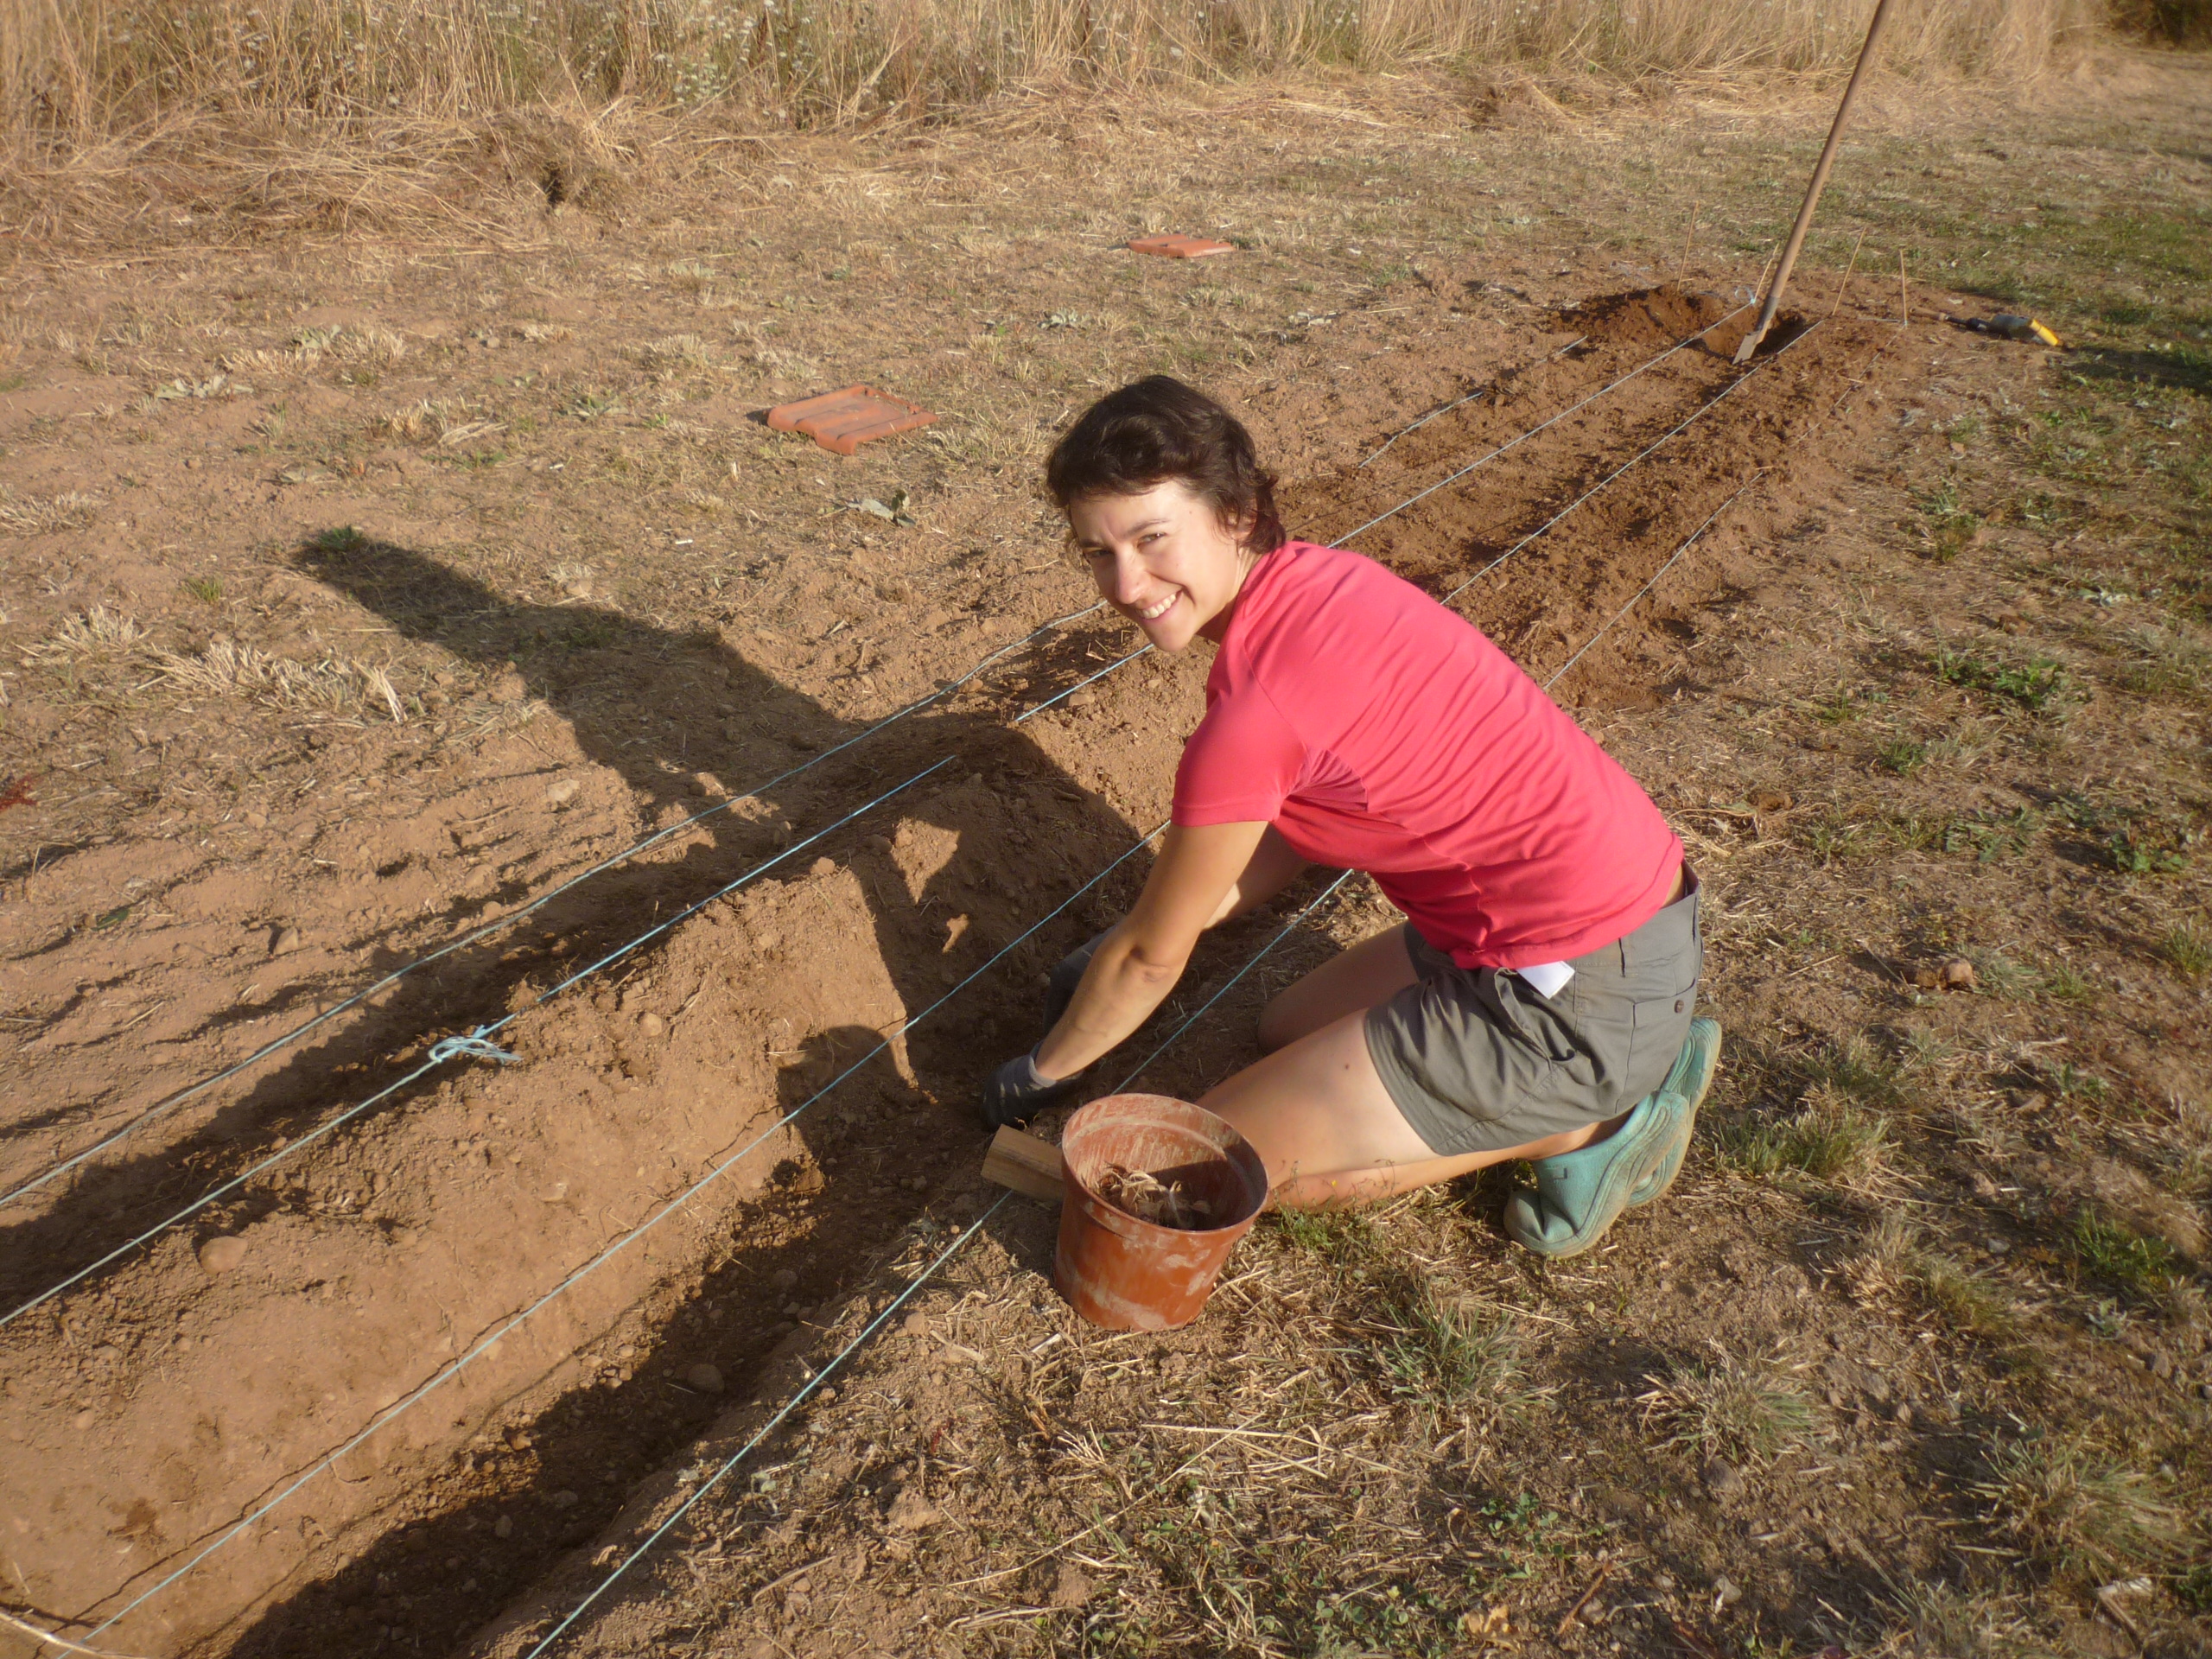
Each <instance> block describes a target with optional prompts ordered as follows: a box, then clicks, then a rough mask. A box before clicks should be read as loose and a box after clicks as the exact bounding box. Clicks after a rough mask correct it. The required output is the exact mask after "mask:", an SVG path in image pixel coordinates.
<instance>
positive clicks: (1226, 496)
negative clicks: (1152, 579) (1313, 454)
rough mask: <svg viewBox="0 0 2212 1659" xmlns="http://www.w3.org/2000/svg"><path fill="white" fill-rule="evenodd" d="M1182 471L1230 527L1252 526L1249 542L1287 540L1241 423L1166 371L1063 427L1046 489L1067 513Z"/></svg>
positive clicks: (1271, 483)
mask: <svg viewBox="0 0 2212 1659" xmlns="http://www.w3.org/2000/svg"><path fill="white" fill-rule="evenodd" d="M1170 479H1179V480H1182V482H1183V484H1184V486H1185V487H1186V488H1188V489H1189V490H1190V492H1191V493H1192V494H1193V495H1195V496H1197V497H1198V499H1200V500H1201V501H1205V502H1206V503H1207V504H1209V505H1211V507H1212V508H1213V510H1214V512H1216V513H1217V515H1218V516H1219V517H1220V519H1221V522H1222V524H1224V526H1228V525H1236V524H1249V525H1250V526H1251V527H1250V529H1249V530H1248V531H1246V532H1245V534H1244V537H1243V543H1244V548H1245V550H1246V551H1248V552H1251V553H1272V552H1274V550H1276V549H1277V548H1279V547H1281V545H1282V544H1283V542H1284V540H1285V537H1284V534H1283V528H1282V518H1281V515H1280V514H1279V513H1277V512H1276V511H1275V480H1274V474H1272V473H1269V472H1268V471H1266V470H1264V469H1263V468H1262V467H1261V465H1260V460H1259V455H1258V454H1257V452H1256V451H1255V450H1254V448H1252V435H1251V434H1250V433H1249V432H1247V431H1246V430H1245V429H1244V424H1243V422H1241V421H1239V420H1238V419H1237V418H1236V416H1234V415H1231V414H1230V412H1229V411H1228V410H1225V409H1224V408H1223V407H1222V406H1221V405H1220V404H1217V403H1216V402H1214V400H1213V399H1212V398H1211V397H1207V396H1206V395H1205V393H1204V392H1202V391H1196V390H1194V389H1193V388H1192V387H1190V386H1186V385H1184V384H1183V383H1182V382H1181V381H1180V380H1176V379H1173V378H1169V377H1168V376H1166V375H1164V374H1151V375H1147V376H1146V377H1145V378H1143V379H1141V380H1139V381H1136V382H1135V383H1133V384H1132V385H1126V386H1123V387H1122V389H1121V390H1120V391H1110V392H1109V393H1107V394H1106V396H1104V397H1101V398H1100V399H1099V400H1098V401H1097V402H1096V403H1095V404H1092V405H1091V406H1090V408H1089V409H1087V410H1084V412H1083V414H1082V416H1081V417H1080V418H1078V419H1077V422H1076V423H1075V424H1074V425H1073V426H1071V427H1070V428H1068V429H1067V430H1066V431H1065V433H1063V434H1061V435H1060V441H1059V442H1058V443H1056V444H1054V445H1053V446H1052V459H1051V460H1049V461H1046V463H1045V487H1046V489H1048V490H1050V491H1051V492H1052V499H1053V500H1055V501H1057V502H1058V503H1059V506H1060V511H1061V512H1067V511H1068V510H1069V509H1070V508H1071V507H1072V506H1073V505H1075V504H1076V503H1077V502H1078V501H1081V500H1084V499H1089V498H1090V497H1093V496H1101V495H1139V494H1141V493H1144V492H1145V491H1147V490H1148V489H1151V488H1152V487H1153V486H1154V485H1157V484H1165V483H1166V482H1167V480H1170Z"/></svg>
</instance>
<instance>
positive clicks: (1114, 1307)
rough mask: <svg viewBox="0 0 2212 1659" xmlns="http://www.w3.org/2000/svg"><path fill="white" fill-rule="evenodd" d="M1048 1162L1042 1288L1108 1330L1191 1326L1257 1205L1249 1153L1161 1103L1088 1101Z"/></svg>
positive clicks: (1258, 1172) (1262, 1175)
mask: <svg viewBox="0 0 2212 1659" xmlns="http://www.w3.org/2000/svg"><path fill="white" fill-rule="evenodd" d="M1060 1158H1061V1162H1062V1166H1063V1168H1064V1171H1065V1199H1064V1200H1063V1202H1062V1204H1061V1206H1060V1238H1059V1246H1058V1249H1056V1250H1055V1251H1054V1252H1053V1255H1052V1282H1053V1283H1054V1284H1056V1285H1057V1286H1058V1287H1059V1291H1060V1294H1062V1295H1063V1296H1065V1297H1066V1298H1067V1299H1068V1302H1069V1304H1070V1305H1071V1306H1072V1307H1074V1309H1075V1311H1076V1312H1077V1313H1080V1314H1082V1315H1083V1317H1084V1319H1088V1320H1090V1323H1091V1324H1093V1325H1100V1326H1103V1327H1104V1328H1105V1329H1107V1330H1109V1331H1166V1330H1170V1329H1173V1327H1174V1326H1176V1325H1188V1324H1189V1323H1190V1322H1191V1321H1192V1319H1196V1318H1198V1313H1199V1310H1201V1309H1202V1308H1204V1307H1205V1305H1206V1298H1207V1297H1208V1296H1210V1295H1211V1294H1213V1287H1214V1281H1215V1280H1216V1279H1217V1278H1218V1277H1219V1276H1220V1274H1221V1268H1222V1264H1223V1263H1224V1262H1227V1261H1228V1260H1229V1255H1230V1251H1232V1250H1234V1249H1236V1244H1237V1241H1238V1240H1240V1239H1242V1238H1243V1236H1244V1235H1245V1234H1246V1233H1248V1232H1249V1231H1251V1230H1252V1223H1253V1221H1254V1220H1255V1218H1256V1217H1258V1215H1259V1213H1260V1208H1261V1206H1262V1205H1264V1204H1265V1203H1266V1202H1267V1201H1268V1173H1267V1169H1266V1166H1264V1165H1262V1163H1261V1161H1260V1154H1258V1153H1256V1152H1255V1151H1254V1150H1253V1149H1252V1145H1251V1143H1250V1142H1249V1141H1246V1140H1245V1139H1244V1137H1243V1135H1239V1134H1238V1133H1237V1132H1236V1130H1235V1129H1234V1128H1231V1127H1230V1125H1229V1124H1228V1123H1226V1122H1224V1121H1223V1120H1222V1119H1220V1118H1218V1117H1216V1116H1214V1115H1213V1114H1212V1113H1211V1112H1209V1111H1207V1110H1205V1109H1204V1108H1203V1107H1198V1106H1193V1105H1192V1104H1190V1103H1188V1102H1187V1101H1180V1100H1172V1099H1170V1098H1168V1097H1167V1096H1165V1095H1109V1096H1106V1097H1105V1098H1103V1099H1102V1100H1094V1101H1092V1102H1091V1103H1090V1104H1089V1105H1087V1106H1085V1107H1084V1108H1083V1109H1081V1110H1080V1111H1078V1112H1077V1113H1076V1115H1075V1116H1073V1117H1071V1118H1070V1119H1069V1120H1068V1124H1067V1128H1065V1130H1064V1131H1063V1132H1062V1133H1061V1135H1060Z"/></svg>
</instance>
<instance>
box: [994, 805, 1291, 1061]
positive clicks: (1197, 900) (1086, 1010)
mask: <svg viewBox="0 0 2212 1659" xmlns="http://www.w3.org/2000/svg"><path fill="white" fill-rule="evenodd" d="M1270 833H1271V831H1270V830H1269V829H1268V825H1267V824H1265V823H1211V824H1202V825H1198V826H1196V827H1193V828H1185V826H1183V825H1181V824H1173V825H1171V826H1169V828H1168V831H1167V836H1166V841H1165V842H1163V843H1162V844H1161V847H1160V861H1159V862H1158V863H1156V864H1154V866H1153V867H1152V875H1151V878H1150V879H1149V880H1147V881H1146V883H1145V887H1144V892H1143V893H1142V894H1141V896H1140V897H1139V898H1138V899H1137V902H1136V906H1135V908H1134V909H1133V910H1131V911H1130V912H1129V913H1128V916H1127V917H1126V918H1124V919H1123V920H1122V924H1121V925H1120V926H1118V927H1116V929H1115V930H1114V931H1112V932H1111V933H1109V934H1108V935H1107V937H1106V938H1105V939H1104V941H1103V942H1102V943H1101V944H1100V945H1099V947H1098V950H1097V952H1096V955H1094V956H1093V957H1091V959H1090V968H1089V969H1087V970H1086V971H1085V972H1084V976H1083V983H1082V984H1081V985H1079V986H1077V988H1076V994H1075V1000H1074V1001H1072V1002H1071V1003H1070V1004H1069V1005H1068V1010H1067V1012H1066V1013H1065V1014H1062V1015H1061V1016H1060V1020H1059V1023H1058V1025H1056V1026H1054V1027H1052V1031H1051V1032H1050V1033H1047V1035H1046V1038H1045V1040H1044V1041H1043V1042H1042V1043H1040V1044H1039V1045H1038V1047H1037V1051H1036V1065H1037V1070H1038V1071H1039V1073H1041V1074H1042V1075H1043V1076H1045V1077H1072V1076H1074V1075H1075V1074H1076V1073H1077V1072H1078V1071H1082V1070H1083V1069H1084V1067H1085V1066H1087V1065H1090V1063H1091V1062H1092V1061H1093V1060H1096V1059H1097V1058H1099V1057H1100V1056H1101V1055H1103V1054H1104V1053H1106V1052H1108V1051H1109V1050H1110V1049H1112V1048H1113V1047H1114V1046H1116V1045H1117V1044H1118V1043H1120V1042H1121V1041H1122V1039H1124V1038H1125V1037H1127V1036H1128V1034H1129V1033H1131V1032H1133V1031H1135V1029H1136V1028H1137V1027H1139V1026H1141V1025H1142V1024H1143V1023H1144V1022H1145V1020H1147V1018H1148V1017H1150V1015H1151V1014H1152V1011H1153V1010H1154V1008H1156V1007H1159V1006H1160V1001H1161V999H1162V998H1164V997H1165V996H1166V995H1167V993H1168V992H1169V991H1170V990H1171V989H1173V987H1174V984H1175V982H1176V981H1177V980H1178V979H1179V978H1181V977H1182V974H1183V967H1184V964H1185V963H1187V962H1188V961H1189V960H1190V958H1191V950H1192V946H1193V945H1195V944H1197V943H1198V935H1199V934H1200V933H1202V932H1204V931H1205V930H1206V929H1207V928H1208V927H1211V925H1213V924H1214V923H1215V922H1216V921H1217V920H1220V919H1222V918H1224V917H1226V916H1230V915H1233V914H1235V913H1236V912H1237V911H1238V910H1241V909H1244V908H1249V906H1250V905H1252V904H1256V903H1258V902H1259V901H1260V899H1262V898H1265V897H1267V896H1268V893H1274V892H1275V891H1277V890H1279V889H1280V888H1281V887H1282V886H1283V884H1284V883H1286V882H1287V881H1288V880H1290V878H1291V876H1293V875H1294V874H1296V873H1297V871H1296V869H1295V868H1290V869H1287V870H1282V871H1281V874H1280V879H1277V880H1274V885H1273V886H1272V887H1268V889H1267V892H1266V893H1256V895H1255V896H1252V897H1249V898H1245V897H1243V890H1244V887H1245V885H1246V884H1245V881H1244V878H1245V876H1246V874H1247V872H1251V873H1252V874H1253V877H1254V880H1253V883H1252V885H1253V886H1254V887H1255V888H1256V887H1257V886H1258V885H1259V884H1260V882H1261V881H1262V880H1265V879H1266V878H1267V877H1268V876H1269V875H1271V874H1274V871H1275V869H1276V868H1277V867H1278V866H1279V865H1280V862H1281V861H1280V860H1279V859H1274V860H1269V861H1268V868H1267V869H1264V870H1255V868H1254V866H1255V862H1257V860H1256V858H1255V855H1257V854H1258V853H1259V852H1260V850H1261V847H1262V842H1263V841H1264V840H1265V839H1266V838H1267V837H1268V836H1269V835H1270ZM1276 839H1277V840H1278V841H1280V840H1281V837H1280V836H1277V837H1276ZM1283 851H1284V852H1285V853H1288V851H1289V849H1288V848H1287V846H1286V847H1285V848H1284V849H1283ZM1293 856H1294V855H1293ZM1240 899H1242V902H1239V901H1240Z"/></svg>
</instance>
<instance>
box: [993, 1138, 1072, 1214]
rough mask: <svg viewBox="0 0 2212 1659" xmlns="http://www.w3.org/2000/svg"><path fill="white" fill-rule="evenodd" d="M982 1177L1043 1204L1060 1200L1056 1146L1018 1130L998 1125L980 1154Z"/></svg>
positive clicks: (1058, 1158)
mask: <svg viewBox="0 0 2212 1659" xmlns="http://www.w3.org/2000/svg"><path fill="white" fill-rule="evenodd" d="M983 1179H985V1180H987V1181H995V1182H997V1183H998V1184H999V1185H1001V1186H1007V1187H1012V1188H1013V1189H1014V1191H1015V1192H1020V1193H1022V1194H1025V1195H1026V1196H1027V1197H1029V1198H1042V1199H1043V1200H1044V1201H1045V1202H1046V1203H1047V1204H1058V1202H1059V1201H1060V1149H1059V1148H1058V1147H1056V1146H1054V1145H1053V1144H1052V1142H1051V1141H1039V1139H1038V1138H1037V1137H1036V1136H1035V1135H1024V1134H1023V1133H1022V1132H1021V1131H1020V1129H1014V1128H1002V1129H1001V1130H1000V1131H999V1132H998V1133H997V1134H996V1135H993V1136H992V1137H991V1149H990V1150H989V1151H988V1152H987V1153H985V1154H983Z"/></svg>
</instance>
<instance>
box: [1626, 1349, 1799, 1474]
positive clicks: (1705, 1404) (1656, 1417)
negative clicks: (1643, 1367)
mask: <svg viewBox="0 0 2212 1659" xmlns="http://www.w3.org/2000/svg"><path fill="white" fill-rule="evenodd" d="M1644 1381H1645V1382H1647V1383H1650V1384H1651V1388H1650V1389H1649V1392H1648V1393H1645V1394H1642V1395H1638V1396H1637V1404H1638V1405H1640V1406H1642V1407H1643V1421H1644V1425H1645V1427H1649V1428H1655V1429H1658V1430H1662V1431H1663V1432H1664V1433H1665V1434H1666V1439H1665V1440H1662V1441H1661V1444H1662V1445H1663V1446H1684V1447H1688V1448H1689V1449H1691V1450H1693V1451H1694V1452H1697V1453H1698V1454H1699V1455H1700V1456H1703V1457H1719V1458H1726V1459H1728V1460H1729V1461H1731V1462H1734V1463H1743V1464H1758V1463H1764V1462H1765V1461H1767V1460H1768V1459H1770V1458H1772V1457H1773V1456H1775V1455H1776V1453H1777V1452H1781V1451H1783V1449H1784V1448H1786V1447H1789V1446H1796V1445H1800V1444H1802V1442H1803V1441H1804V1440H1806V1439H1807V1438H1808V1436H1810V1434H1811V1433H1812V1432H1813V1402H1812V1401H1811V1399H1810V1398H1809V1397H1808V1396H1807V1395H1806V1393H1805V1391H1804V1390H1803V1389H1802V1388H1800V1387H1799V1386H1798V1384H1797V1383H1796V1379H1795V1378H1794V1377H1792V1376H1789V1374H1788V1373H1787V1372H1785V1371H1784V1370H1782V1368H1781V1367H1780V1365H1779V1364H1778V1363H1776V1362H1775V1361H1774V1360H1772V1359H1745V1358H1742V1357H1738V1356H1737V1355H1735V1354H1732V1353H1730V1352H1729V1351H1727V1350H1726V1349H1724V1348H1722V1347H1721V1346H1720V1345H1719V1344H1717V1343H1716V1344H1713V1358H1712V1359H1711V1360H1687V1361H1684V1362H1682V1363H1678V1364H1676V1365H1675V1366H1673V1367H1671V1368H1670V1369H1669V1372H1668V1374H1667V1375H1666V1376H1646V1377H1645V1378H1644Z"/></svg>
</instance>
